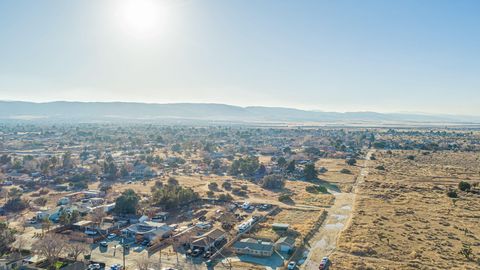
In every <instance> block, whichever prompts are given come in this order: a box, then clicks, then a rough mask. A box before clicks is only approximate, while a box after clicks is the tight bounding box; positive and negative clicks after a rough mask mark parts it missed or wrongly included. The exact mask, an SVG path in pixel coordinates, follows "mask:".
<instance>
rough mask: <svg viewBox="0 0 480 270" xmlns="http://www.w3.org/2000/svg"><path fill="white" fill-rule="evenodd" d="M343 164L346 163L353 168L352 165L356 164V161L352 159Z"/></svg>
mask: <svg viewBox="0 0 480 270" xmlns="http://www.w3.org/2000/svg"><path fill="white" fill-rule="evenodd" d="M345 163H347V165H350V166H353V165H355V164H357V160H356V159H354V158H349V159H347V160H346V161H345Z"/></svg>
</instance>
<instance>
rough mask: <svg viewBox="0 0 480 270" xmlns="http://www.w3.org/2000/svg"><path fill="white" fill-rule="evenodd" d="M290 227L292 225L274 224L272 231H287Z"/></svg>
mask: <svg viewBox="0 0 480 270" xmlns="http://www.w3.org/2000/svg"><path fill="white" fill-rule="evenodd" d="M289 227H290V224H285V223H273V224H272V229H273V230H275V231H286V230H288V228H289Z"/></svg>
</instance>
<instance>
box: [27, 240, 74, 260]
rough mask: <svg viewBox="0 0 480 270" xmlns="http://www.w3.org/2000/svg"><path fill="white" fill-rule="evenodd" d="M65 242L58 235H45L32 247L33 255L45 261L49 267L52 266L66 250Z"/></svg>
mask: <svg viewBox="0 0 480 270" xmlns="http://www.w3.org/2000/svg"><path fill="white" fill-rule="evenodd" d="M66 247H67V242H66V240H65V238H63V236H60V235H58V234H47V235H46V236H45V237H43V238H42V239H39V240H38V241H37V242H35V243H34V244H33V245H32V250H33V252H34V253H36V254H38V255H40V256H43V257H45V258H46V259H47V261H48V263H49V264H50V265H52V264H54V263H55V262H56V261H57V260H58V258H60V255H61V254H62V253H63V252H64V251H65V250H66Z"/></svg>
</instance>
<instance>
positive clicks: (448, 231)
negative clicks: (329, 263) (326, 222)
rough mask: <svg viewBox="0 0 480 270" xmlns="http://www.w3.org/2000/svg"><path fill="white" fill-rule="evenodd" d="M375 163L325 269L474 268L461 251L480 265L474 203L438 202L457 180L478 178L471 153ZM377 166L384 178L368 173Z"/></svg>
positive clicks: (398, 156) (463, 198)
mask: <svg viewBox="0 0 480 270" xmlns="http://www.w3.org/2000/svg"><path fill="white" fill-rule="evenodd" d="M407 155H415V156H416V158H415V160H414V161H411V160H408V159H406V156H407ZM376 156H377V161H376V162H375V163H374V164H372V165H371V166H372V168H371V169H370V175H369V177H368V179H367V181H366V182H365V183H364V184H362V185H361V186H360V188H359V191H358V192H359V193H358V194H359V195H358V196H357V201H356V205H355V208H354V214H353V219H352V222H351V226H349V227H348V228H347V229H346V230H345V231H344V232H343V233H342V235H341V237H340V239H339V244H338V249H337V251H336V252H335V253H334V254H333V256H332V258H333V259H334V262H335V263H334V267H332V269H478V268H479V267H480V266H479V265H478V264H477V262H474V261H470V260H467V259H466V258H465V257H464V256H463V255H461V254H460V253H459V252H460V250H461V249H462V247H463V245H464V244H467V245H470V246H471V248H472V251H473V256H472V257H473V259H472V260H478V259H480V226H479V225H478V224H479V220H480V204H479V203H480V196H478V195H474V194H469V193H463V192H460V193H459V197H460V198H459V199H458V200H455V201H453V200H452V199H451V198H449V197H448V196H447V195H446V191H447V189H449V188H456V185H457V183H458V182H459V181H460V180H469V179H470V180H469V181H471V180H472V179H478V178H475V177H478V174H477V170H478V168H479V167H478V165H477V164H478V160H477V157H476V156H475V154H472V153H453V152H442V153H431V154H429V155H423V154H421V153H420V154H418V152H416V151H415V152H414V151H398V152H394V153H393V154H392V155H389V154H386V153H380V154H377V155H376ZM380 164H381V165H384V166H385V167H386V171H379V170H375V169H374V167H376V166H378V165H380ZM471 166H475V168H472V167H471ZM467 178H469V179H467Z"/></svg>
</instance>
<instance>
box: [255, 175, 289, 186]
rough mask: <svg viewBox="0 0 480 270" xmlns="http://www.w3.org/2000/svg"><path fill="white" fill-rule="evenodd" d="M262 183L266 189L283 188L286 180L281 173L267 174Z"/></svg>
mask: <svg viewBox="0 0 480 270" xmlns="http://www.w3.org/2000/svg"><path fill="white" fill-rule="evenodd" d="M260 185H261V186H262V187H263V188H266V189H282V188H284V187H285V180H284V179H283V178H282V176H280V175H275V174H271V175H267V176H265V177H264V178H263V179H262V181H261V182H260Z"/></svg>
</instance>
